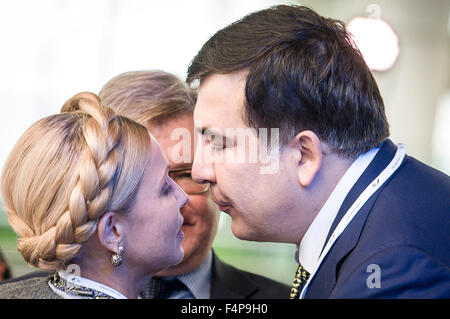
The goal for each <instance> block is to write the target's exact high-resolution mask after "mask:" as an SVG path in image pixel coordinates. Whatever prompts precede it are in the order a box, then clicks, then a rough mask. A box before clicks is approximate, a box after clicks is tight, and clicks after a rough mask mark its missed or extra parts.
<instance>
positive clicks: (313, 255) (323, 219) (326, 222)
mask: <svg viewBox="0 0 450 319" xmlns="http://www.w3.org/2000/svg"><path fill="white" fill-rule="evenodd" d="M378 150H379V148H373V149H371V150H370V151H368V152H367V153H364V154H361V155H359V156H358V157H357V158H356V159H355V160H354V161H353V163H352V165H350V167H349V168H348V169H347V171H346V172H345V174H344V175H343V176H342V178H341V179H340V180H339V182H338V184H337V185H336V187H335V188H334V189H333V191H332V192H331V194H330V196H329V197H328V199H327V201H326V202H325V204H324V205H323V206H322V208H321V209H320V211H319V213H318V214H317V216H316V217H315V218H314V220H313V222H312V223H311V225H310V226H309V227H308V230H307V231H306V233H305V235H304V236H303V238H302V240H301V241H300V244H299V245H297V247H296V260H297V261H298V262H299V263H300V264H301V265H302V266H303V267H304V268H305V269H306V270H307V271H308V272H310V273H311V272H313V271H314V270H315V268H316V266H317V265H316V263H317V262H318V260H319V257H320V253H321V251H322V248H323V246H324V245H325V240H326V238H327V235H328V232H329V231H330V228H331V225H332V223H333V220H334V219H335V217H336V215H337V213H338V212H339V209H340V207H341V205H342V202H343V201H344V199H345V197H346V196H347V194H348V193H349V191H350V190H351V188H352V187H353V186H354V185H355V183H356V182H357V181H358V179H359V178H360V176H361V175H362V173H363V172H364V171H365V170H366V168H367V166H369V164H370V162H371V161H372V160H373V158H374V157H375V155H376V154H377V152H378Z"/></svg>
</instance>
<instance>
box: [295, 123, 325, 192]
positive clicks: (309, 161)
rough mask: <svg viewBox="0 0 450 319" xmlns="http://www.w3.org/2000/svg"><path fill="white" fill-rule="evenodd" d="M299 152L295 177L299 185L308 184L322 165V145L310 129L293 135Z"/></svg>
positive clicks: (304, 185) (305, 185)
mask: <svg viewBox="0 0 450 319" xmlns="http://www.w3.org/2000/svg"><path fill="white" fill-rule="evenodd" d="M295 142H296V146H297V148H298V151H299V152H300V156H301V158H300V161H299V163H298V171H297V179H298V182H299V184H300V185H301V186H303V187H307V186H309V185H310V184H311V183H312V181H313V180H314V177H315V176H316V175H317V173H318V172H319V170H320V168H321V166H322V146H321V142H320V139H319V137H318V136H317V135H316V134H315V133H314V132H312V131H303V132H300V133H298V134H297V135H296V136H295Z"/></svg>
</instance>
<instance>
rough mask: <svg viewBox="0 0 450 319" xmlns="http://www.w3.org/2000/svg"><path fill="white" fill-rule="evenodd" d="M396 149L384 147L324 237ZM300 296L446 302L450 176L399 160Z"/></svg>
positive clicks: (449, 268)
mask: <svg viewBox="0 0 450 319" xmlns="http://www.w3.org/2000/svg"><path fill="white" fill-rule="evenodd" d="M395 152H396V146H395V145H394V144H393V143H392V142H391V141H390V140H387V141H385V142H384V143H383V145H382V146H381V149H380V150H379V151H378V153H377V155H376V156H375V158H374V159H373V161H372V162H371V163H370V165H369V166H368V167H367V169H366V170H365V171H364V173H363V174H362V175H361V177H360V178H359V180H358V181H357V182H356V184H355V185H354V186H353V188H352V189H351V190H350V192H349V194H348V195H347V197H346V198H345V200H344V202H343V204H342V206H341V208H340V210H339V212H338V214H337V216H336V219H335V220H334V222H333V224H332V227H331V230H330V232H329V233H328V236H330V235H331V233H332V232H333V230H334V229H335V228H336V226H337V224H338V223H339V221H340V219H341V218H342V217H343V215H344V214H345V213H346V211H347V210H348V209H349V208H350V206H351V205H352V204H353V202H354V201H355V200H356V199H357V197H358V196H359V195H360V194H361V193H362V191H363V190H364V189H365V188H366V187H367V185H369V183H371V182H372V180H373V179H375V177H376V176H378V174H379V173H380V172H381V171H382V170H383V169H384V168H385V167H386V166H387V165H388V163H389V162H390V161H391V160H392V158H393V157H394V154H395ZM373 265H375V266H373ZM376 283H377V284H376ZM305 298H450V177H449V176H447V175H446V174H444V173H442V172H439V171H437V170H435V169H433V168H431V167H429V166H427V165H425V164H423V163H421V162H419V161H417V160H416V159H414V158H412V157H410V156H406V157H405V159H404V161H403V163H402V165H401V166H400V167H399V168H398V170H397V171H396V172H395V173H394V174H393V175H392V176H391V177H390V179H389V180H388V181H387V182H386V183H385V184H384V185H383V186H382V187H381V188H380V189H379V190H378V191H377V192H376V193H375V194H373V195H372V197H371V198H370V199H369V200H368V201H367V202H366V203H365V205H364V206H363V207H362V208H361V210H360V211H359V212H358V214H357V215H356V216H355V218H354V219H353V221H352V222H351V223H350V224H349V225H348V226H347V228H346V229H345V230H344V232H343V233H342V234H341V236H340V237H339V238H338V239H337V240H336V242H335V243H334V245H333V247H332V248H331V250H330V251H329V253H328V255H327V256H326V257H325V259H324V260H323V262H322V264H321V265H320V267H319V269H318V271H317V273H316V275H315V276H314V277H313V278H312V280H311V283H310V285H309V289H308V290H307V292H306V295H305Z"/></svg>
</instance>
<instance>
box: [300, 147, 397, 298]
mask: <svg viewBox="0 0 450 319" xmlns="http://www.w3.org/2000/svg"><path fill="white" fill-rule="evenodd" d="M396 150H397V148H396V146H395V145H394V144H393V143H392V142H391V141H390V140H387V141H385V142H384V143H383V144H382V146H381V148H380V150H379V151H378V153H377V155H376V156H375V158H374V159H373V160H372V162H371V163H370V164H369V166H368V167H367V168H366V170H365V171H364V173H363V174H362V175H361V177H360V178H359V179H358V181H357V182H356V183H355V185H354V186H353V187H352V189H351V190H350V192H349V193H348V194H347V196H346V198H345V199H344V201H343V203H342V205H341V207H340V209H339V212H338V213H337V215H336V218H335V219H334V221H333V223H332V225H331V228H330V231H329V232H328V235H327V239H326V241H325V243H326V242H328V239H329V237H330V236H331V234H332V233H333V231H334V230H335V228H336V227H337V225H338V224H339V222H340V220H341V219H342V217H343V216H344V215H345V213H346V212H347V210H348V209H349V208H350V207H351V205H352V204H353V203H354V202H355V201H356V199H357V198H358V197H359V195H360V194H361V193H362V192H363V191H364V189H365V188H366V187H367V186H368V185H369V184H370V183H371V182H372V181H373V180H374V179H375V178H376V177H377V176H378V175H379V174H380V173H381V172H382V171H383V170H384V169H385V168H386V166H387V165H388V164H389V163H390V161H391V160H392V158H393V157H394V155H395V152H396ZM383 187H384V185H383V186H382V187H380V189H378V190H377V192H375V194H373V195H372V196H371V197H370V198H369V200H368V201H367V202H366V203H365V204H364V206H363V207H362V208H361V209H360V211H359V212H358V213H357V214H356V216H355V217H354V219H353V220H352V222H351V223H350V224H349V225H348V226H347V228H346V229H345V231H344V232H343V233H342V234H341V236H340V237H339V238H338V239H337V240H336V242H335V243H334V245H333V247H332V248H331V250H330V251H329V252H328V254H327V256H326V257H325V258H324V260H323V262H322V264H321V265H320V267H319V269H318V271H317V273H316V275H315V276H314V278H313V279H312V282H311V283H310V285H309V289H308V292H307V294H306V297H307V298H327V297H328V296H329V295H330V293H331V291H332V290H333V288H334V286H335V284H336V280H337V270H338V265H339V264H340V262H341V260H342V259H343V258H345V256H347V255H348V254H349V253H350V252H351V251H352V250H353V248H354V247H355V246H356V244H357V242H358V239H359V237H360V235H361V232H362V230H363V228H364V225H365V222H366V219H367V217H368V215H369V213H370V211H371V209H372V207H373V205H374V203H375V201H376V199H377V197H378V195H379V194H380V192H381V190H382V189H383ZM322 249H323V248H322Z"/></svg>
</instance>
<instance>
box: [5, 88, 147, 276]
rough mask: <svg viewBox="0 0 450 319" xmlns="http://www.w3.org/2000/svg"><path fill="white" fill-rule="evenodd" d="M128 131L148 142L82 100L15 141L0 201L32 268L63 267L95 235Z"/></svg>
mask: <svg viewBox="0 0 450 319" xmlns="http://www.w3.org/2000/svg"><path fill="white" fill-rule="evenodd" d="M124 123H125V124H124ZM127 123H128V124H127ZM130 123H132V124H133V125H136V127H137V128H138V129H137V131H139V132H141V134H147V139H148V133H147V131H146V129H145V128H143V127H140V125H139V124H137V123H134V122H132V121H131V120H128V119H126V118H122V117H120V116H118V115H116V114H115V112H114V111H113V110H112V109H111V108H109V107H107V106H105V105H103V104H102V102H101V100H100V98H99V97H98V96H97V95H95V94H93V93H90V92H82V93H79V94H76V95H75V96H74V97H72V98H71V99H69V100H68V101H66V103H65V104H64V105H63V107H62V109H61V113H60V114H56V115H53V116H50V117H47V118H44V119H42V120H40V121H38V122H36V123H35V124H33V125H32V126H31V127H30V128H29V129H28V130H27V131H26V132H25V133H24V135H23V136H22V137H21V138H20V139H19V141H18V142H17V144H16V146H15V147H14V149H13V151H12V152H11V154H10V156H9V158H8V160H7V162H6V163H5V167H4V169H3V175H2V195H3V201H4V206H5V209H6V211H7V213H8V219H9V222H10V224H11V226H12V227H13V229H14V230H15V232H16V233H17V235H18V237H19V238H18V250H19V252H20V253H21V254H22V256H23V257H24V259H25V260H26V261H27V262H28V263H29V264H30V265H32V266H35V267H38V268H41V269H43V270H47V271H50V270H55V269H58V268H60V267H62V266H63V265H64V264H65V263H66V262H67V261H69V260H71V259H72V258H74V257H75V256H76V255H77V254H78V253H79V251H80V248H81V247H82V244H83V243H85V242H86V241H87V240H88V239H89V237H90V236H91V235H92V234H93V233H94V232H95V231H96V229H97V223H98V220H99V218H100V217H101V216H102V215H103V214H104V213H105V212H106V211H107V210H108V209H110V208H111V200H112V196H113V194H114V191H115V186H116V184H117V179H118V178H119V177H118V175H120V174H121V169H123V167H122V164H123V163H122V162H123V158H124V155H123V153H124V151H123V149H124V148H125V147H123V146H120V144H121V143H122V142H123V141H122V140H123V132H122V129H123V126H124V125H130ZM143 130H144V131H143ZM143 132H145V133H143ZM148 143H149V141H148ZM148 146H149V145H148ZM117 149H120V154H119V153H118V151H117ZM144 149H145V147H144ZM146 150H147V151H149V147H148V148H147V149H146ZM145 161H146V160H145ZM136 165H137V166H140V168H139V169H140V170H141V171H143V168H142V166H143V165H141V164H139V163H138V164H136ZM139 174H141V173H139ZM141 176H142V175H141ZM141 176H138V178H137V179H139V180H140V178H141ZM133 187H134V188H137V185H136V183H135V184H134V186H133Z"/></svg>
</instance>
